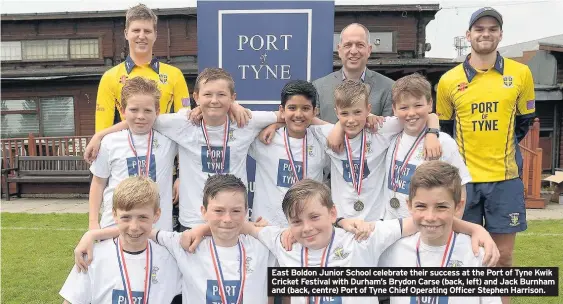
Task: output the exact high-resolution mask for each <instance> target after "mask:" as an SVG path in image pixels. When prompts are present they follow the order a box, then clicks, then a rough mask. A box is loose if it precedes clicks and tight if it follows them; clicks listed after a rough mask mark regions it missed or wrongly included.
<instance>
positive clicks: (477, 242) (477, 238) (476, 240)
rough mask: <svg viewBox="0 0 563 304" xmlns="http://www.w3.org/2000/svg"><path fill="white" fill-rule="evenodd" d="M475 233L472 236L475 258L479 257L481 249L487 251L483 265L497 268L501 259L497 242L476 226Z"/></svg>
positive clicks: (483, 229)
mask: <svg viewBox="0 0 563 304" xmlns="http://www.w3.org/2000/svg"><path fill="white" fill-rule="evenodd" d="M474 229H475V230H474V232H473V233H472V234H471V248H472V249H473V253H474V254H475V256H478V255H479V247H483V248H484V249H485V256H484V257H483V264H484V265H485V266H487V267H494V266H496V264H497V262H498V259H499V258H500V252H499V250H498V248H497V245H496V244H495V241H494V240H493V238H492V237H491V235H490V234H489V232H487V230H485V228H483V227H482V226H479V225H477V224H475V228H474Z"/></svg>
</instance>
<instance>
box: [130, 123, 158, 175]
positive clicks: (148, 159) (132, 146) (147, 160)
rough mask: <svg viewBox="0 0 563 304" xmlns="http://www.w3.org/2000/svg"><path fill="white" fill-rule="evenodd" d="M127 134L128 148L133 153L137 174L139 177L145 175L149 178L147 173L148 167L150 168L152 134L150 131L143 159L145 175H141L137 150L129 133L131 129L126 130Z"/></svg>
mask: <svg viewBox="0 0 563 304" xmlns="http://www.w3.org/2000/svg"><path fill="white" fill-rule="evenodd" d="M127 131H128V132H129V136H128V138H129V148H131V151H133V154H134V155H135V159H136V160H137V170H138V174H139V176H142V175H145V176H147V177H150V175H149V171H150V167H151V155H152V143H153V136H154V132H153V130H152V129H151V130H150V132H149V141H148V144H147V155H146V157H145V173H144V174H143V172H142V171H141V160H140V159H139V155H137V149H136V148H135V141H134V140H133V134H132V133H131V129H128V130H127Z"/></svg>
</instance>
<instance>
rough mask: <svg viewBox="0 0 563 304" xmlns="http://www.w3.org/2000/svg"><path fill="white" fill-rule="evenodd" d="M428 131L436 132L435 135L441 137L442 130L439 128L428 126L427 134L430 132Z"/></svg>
mask: <svg viewBox="0 0 563 304" xmlns="http://www.w3.org/2000/svg"><path fill="white" fill-rule="evenodd" d="M428 133H430V134H434V135H436V137H440V130H439V129H434V128H428V129H427V130H426V134H428Z"/></svg>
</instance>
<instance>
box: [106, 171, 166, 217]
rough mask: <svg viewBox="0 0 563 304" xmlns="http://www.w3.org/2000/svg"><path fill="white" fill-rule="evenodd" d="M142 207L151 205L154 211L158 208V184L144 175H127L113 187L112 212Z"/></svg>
mask: <svg viewBox="0 0 563 304" xmlns="http://www.w3.org/2000/svg"><path fill="white" fill-rule="evenodd" d="M144 207H152V208H153V209H154V212H157V211H158V209H159V208H160V195H159V192H158V185H157V184H156V183H155V182H153V181H152V180H151V179H150V178H148V177H146V176H133V177H128V178H126V179H124V180H123V181H121V182H120V183H119V184H118V185H117V187H115V190H114V191H113V207H112V209H113V212H116V211H117V210H124V211H130V210H132V209H136V208H144Z"/></svg>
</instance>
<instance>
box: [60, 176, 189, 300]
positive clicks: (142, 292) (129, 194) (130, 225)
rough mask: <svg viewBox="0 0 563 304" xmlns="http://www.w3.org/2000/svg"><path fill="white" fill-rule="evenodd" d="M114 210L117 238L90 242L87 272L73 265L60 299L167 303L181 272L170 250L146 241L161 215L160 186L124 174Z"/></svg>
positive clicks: (117, 191)
mask: <svg viewBox="0 0 563 304" xmlns="http://www.w3.org/2000/svg"><path fill="white" fill-rule="evenodd" d="M112 209H113V217H114V220H115V222H116V223H117V228H110V229H111V230H117V231H118V233H117V234H114V235H113V236H116V235H117V237H116V238H115V239H108V240H105V241H103V242H100V243H96V244H95V245H94V248H93V254H94V255H95V256H96V259H95V260H94V261H93V262H92V263H91V264H90V266H89V267H88V268H87V269H88V272H84V273H80V270H79V269H78V268H76V269H75V268H74V267H73V269H72V270H71V272H70V274H69V276H68V278H67V280H66V282H65V284H64V286H63V287H62V289H61V291H60V295H61V296H62V297H63V298H64V302H63V303H65V304H67V303H72V304H88V303H91V304H97V303H100V304H106V303H170V302H171V301H172V298H174V296H175V295H176V294H178V293H179V292H180V284H179V282H181V276H180V272H179V271H178V267H177V266H176V261H175V260H174V258H173V257H172V256H171V255H170V253H168V251H167V250H166V249H165V248H164V247H162V246H159V245H157V244H155V243H154V242H153V241H151V240H149V239H148V238H149V235H150V233H151V231H152V226H153V224H154V223H156V222H157V220H158V218H159V216H160V214H161V210H160V208H159V190H158V186H157V185H156V184H155V183H154V182H153V181H151V180H150V179H149V178H147V177H144V176H136V177H129V178H126V179H124V180H123V181H122V182H121V183H119V185H118V186H117V187H116V188H115V191H114V193H113V207H112ZM91 255H92V254H90V256H91Z"/></svg>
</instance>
